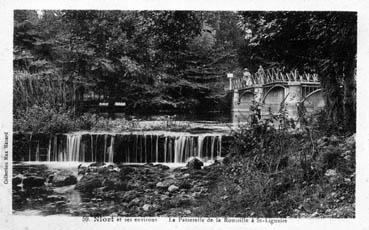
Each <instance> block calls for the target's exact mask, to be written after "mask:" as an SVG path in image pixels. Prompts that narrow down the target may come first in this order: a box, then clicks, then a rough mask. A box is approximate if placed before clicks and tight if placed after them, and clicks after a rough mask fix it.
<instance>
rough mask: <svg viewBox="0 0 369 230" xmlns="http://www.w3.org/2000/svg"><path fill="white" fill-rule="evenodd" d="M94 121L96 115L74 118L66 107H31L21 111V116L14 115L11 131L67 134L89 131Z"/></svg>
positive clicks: (46, 105)
mask: <svg viewBox="0 0 369 230" xmlns="http://www.w3.org/2000/svg"><path fill="white" fill-rule="evenodd" d="M96 120H97V118H96V115H92V114H87V113H86V114H84V115H83V116H80V117H74V115H73V112H72V111H70V110H68V109H67V108H66V107H59V108H58V109H55V108H54V107H53V106H50V105H48V104H45V105H43V106H38V105H33V106H32V107H28V108H27V109H26V111H23V114H22V115H17V114H15V115H14V121H13V126H14V127H13V129H14V130H16V131H19V132H24V133H26V132H32V133H67V132H70V131H77V130H89V129H91V128H92V127H94V126H95V124H96V122H97V121H96Z"/></svg>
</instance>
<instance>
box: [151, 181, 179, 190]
mask: <svg viewBox="0 0 369 230" xmlns="http://www.w3.org/2000/svg"><path fill="white" fill-rule="evenodd" d="M175 183H176V181H175V180H173V179H169V180H165V181H161V182H158V183H157V184H156V187H157V188H162V189H166V188H168V187H169V186H170V185H173V184H175Z"/></svg>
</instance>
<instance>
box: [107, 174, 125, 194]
mask: <svg viewBox="0 0 369 230" xmlns="http://www.w3.org/2000/svg"><path fill="white" fill-rule="evenodd" d="M102 185H103V186H104V187H106V189H107V190H118V191H127V190H128V183H127V181H125V180H124V181H122V180H120V179H119V178H116V177H110V178H106V179H105V180H104V181H103V182H102Z"/></svg>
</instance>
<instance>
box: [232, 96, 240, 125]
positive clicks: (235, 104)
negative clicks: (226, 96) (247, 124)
mask: <svg viewBox="0 0 369 230" xmlns="http://www.w3.org/2000/svg"><path fill="white" fill-rule="evenodd" d="M239 100H240V93H239V92H238V90H237V89H235V90H233V99H232V122H233V123H234V124H236V123H238V122H239V116H240V111H239Z"/></svg>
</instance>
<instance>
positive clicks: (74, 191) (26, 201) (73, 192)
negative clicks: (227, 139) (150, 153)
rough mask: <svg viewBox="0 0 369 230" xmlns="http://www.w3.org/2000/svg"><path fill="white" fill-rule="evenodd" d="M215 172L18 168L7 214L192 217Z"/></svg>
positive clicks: (213, 167) (143, 168)
mask: <svg viewBox="0 0 369 230" xmlns="http://www.w3.org/2000/svg"><path fill="white" fill-rule="evenodd" d="M200 164H201V163H200ZM219 167H221V166H220V165H219V164H214V165H211V166H205V167H203V168H202V169H201V166H199V165H196V164H195V165H192V166H189V167H184V166H182V167H176V168H170V167H168V166H165V165H161V164H157V165H153V164H146V165H114V164H109V165H101V166H97V165H94V164H92V165H89V166H87V167H86V166H81V167H79V169H77V168H75V167H74V168H70V169H65V168H64V169H60V168H59V169H57V168H50V167H47V166H45V165H18V166H16V167H14V175H15V177H14V179H13V209H14V211H15V214H19V215H23V214H27V213H32V210H33V213H37V211H38V213H39V214H40V215H55V214H58V215H71V216H86V215H89V216H101V215H103V216H107V215H113V216H116V215H119V216H194V213H195V212H196V210H197V209H199V206H200V205H201V203H202V202H201V200H203V199H205V198H206V197H207V196H208V195H209V190H210V188H211V187H212V186H213V185H214V183H215V181H216V180H217V179H218V177H219V172H220V171H219V170H218V169H219ZM18 178H23V182H22V181H21V180H19V179H18Z"/></svg>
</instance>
